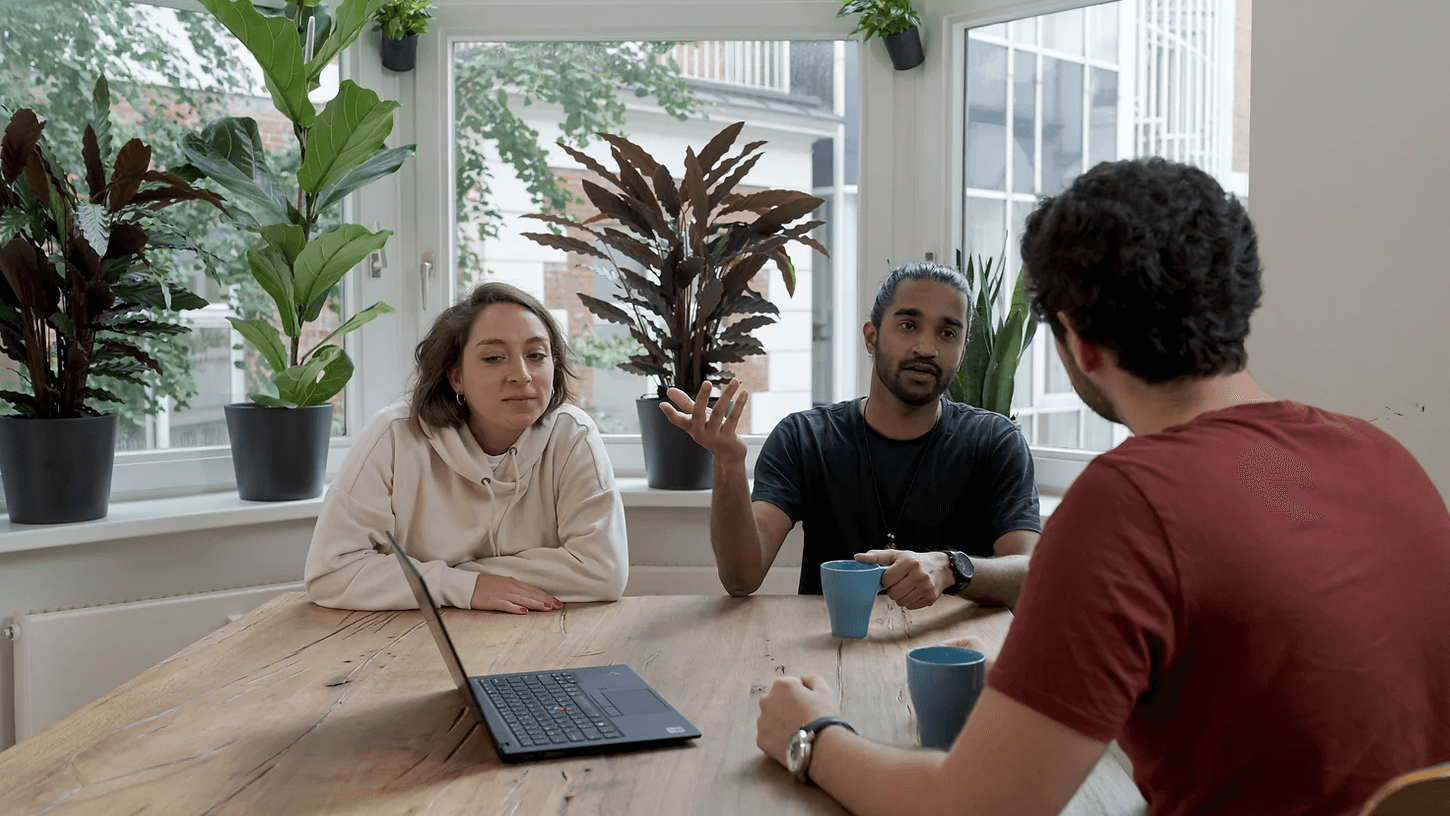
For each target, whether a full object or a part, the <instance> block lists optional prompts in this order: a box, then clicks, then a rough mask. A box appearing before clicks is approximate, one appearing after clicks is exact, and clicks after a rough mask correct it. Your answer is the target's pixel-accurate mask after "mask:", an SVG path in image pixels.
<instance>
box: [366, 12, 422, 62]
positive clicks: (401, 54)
mask: <svg viewBox="0 0 1450 816" xmlns="http://www.w3.org/2000/svg"><path fill="white" fill-rule="evenodd" d="M431 5H433V3H432V0H388V2H386V3H383V5H382V7H381V8H379V9H378V10H377V11H375V12H373V31H378V32H381V33H382V35H383V37H382V42H381V43H380V44H379V48H380V50H381V55H382V59H383V67H384V68H387V69H388V70H389V71H398V72H400V73H401V72H404V71H411V70H413V67H414V66H416V65H417V64H418V35H419V34H427V33H428V21H429V20H430V19H432V18H433V12H431V11H429V10H428V7H429V6H431Z"/></svg>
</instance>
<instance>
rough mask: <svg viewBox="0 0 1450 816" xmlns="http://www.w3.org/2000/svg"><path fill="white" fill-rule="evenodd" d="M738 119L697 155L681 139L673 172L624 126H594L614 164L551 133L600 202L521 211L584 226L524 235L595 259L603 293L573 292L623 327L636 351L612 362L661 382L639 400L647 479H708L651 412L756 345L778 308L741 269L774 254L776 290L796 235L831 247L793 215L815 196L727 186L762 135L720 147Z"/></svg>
mask: <svg viewBox="0 0 1450 816" xmlns="http://www.w3.org/2000/svg"><path fill="white" fill-rule="evenodd" d="M744 124H745V123H744V122H736V123H735V124H732V125H729V126H727V127H726V128H725V129H724V130H721V131H720V132H719V133H718V134H716V135H715V137H714V138H712V139H711V140H710V141H709V143H708V144H706V145H705V147H704V149H702V150H701V151H700V152H699V153H698V154H697V153H696V152H695V151H694V149H692V148H686V149H685V159H684V165H683V166H684V176H683V178H680V179H676V178H675V177H674V176H673V175H671V173H670V170H669V168H667V167H666V166H665V165H663V164H660V163H659V162H657V161H656V160H655V159H654V158H653V157H652V156H650V155H649V154H648V153H646V152H645V151H644V150H643V149H641V148H640V147H639V146H638V145H636V144H634V143H633V142H631V141H629V140H628V139H625V138H624V137H622V136H616V135H612V134H607V133H601V134H599V136H600V138H602V139H604V140H605V141H606V142H608V144H609V146H610V155H611V156H612V158H613V159H614V164H615V166H616V168H617V171H612V170H610V169H608V168H607V167H605V166H604V165H603V164H601V163H599V162H597V161H595V160H594V159H592V158H590V157H589V156H588V155H586V154H585V153H583V152H581V151H579V150H576V149H574V148H572V147H570V146H568V145H566V144H564V143H563V142H560V143H559V146H560V147H561V148H563V149H564V151H565V152H567V153H568V154H569V155H570V156H572V157H574V159H575V160H577V161H578V162H579V163H580V164H582V165H584V166H585V167H587V168H588V169H589V170H592V171H593V172H594V173H595V174H596V175H597V176H598V177H599V179H600V182H599V183H595V182H593V181H588V180H586V181H584V183H583V187H584V193H585V195H586V196H587V197H588V198H589V201H590V203H592V204H593V205H594V207H595V208H596V209H597V210H598V211H599V212H598V214H597V215H595V216H593V217H591V218H588V219H586V220H584V221H578V220H574V219H571V218H566V217H561V216H555V215H549V214H546V213H538V214H533V215H528V216H525V217H526V218H536V219H539V220H541V221H546V222H548V223H551V224H554V225H556V226H560V227H565V228H568V229H570V230H577V231H580V232H582V233H585V234H587V235H589V236H590V237H591V238H592V239H593V240H592V241H585V240H582V239H580V238H577V237H574V236H572V235H556V234H553V233H526V234H525V237H526V238H530V239H532V240H534V241H536V242H538V243H540V244H543V245H545V246H549V247H554V248H556V249H562V250H565V251H568V252H575V253H579V254H582V255H586V256H590V257H593V258H597V259H599V263H596V264H594V269H595V271H597V272H599V273H601V274H603V275H605V276H607V277H609V278H610V279H611V280H612V281H613V282H614V283H615V284H616V285H617V286H618V287H619V289H620V292H621V294H620V295H619V296H618V297H617V299H616V301H615V302H613V303H611V302H609V301H606V300H602V299H600V298H596V297H591V296H590V295H586V294H582V293H581V294H580V295H579V299H580V300H581V301H582V302H583V304H584V306H585V308H587V309H588V310H589V311H590V312H592V313H593V314H594V315H595V316H596V317H598V318H600V319H601V320H605V321H608V322H611V323H617V324H619V325H621V326H624V327H625V328H626V329H627V330H628V332H629V335H630V337H632V338H633V339H634V340H635V341H636V342H637V343H638V344H639V346H640V349H639V350H638V353H635V354H632V355H631V356H630V357H629V358H628V359H627V360H626V361H624V362H622V363H620V364H619V366H618V367H619V368H620V369H621V370H623V371H628V372H630V373H633V374H640V375H644V376H649V377H655V378H657V379H658V381H659V387H658V389H657V390H656V393H655V394H651V395H648V396H645V397H642V398H640V399H639V401H638V403H637V408H638V411H639V420H640V433H641V436H642V437H643V443H644V452H645V475H646V477H647V479H648V482H649V485H650V486H651V487H656V488H666V489H680V490H698V489H704V488H708V487H709V486H710V454H709V452H708V451H705V450H704V449H703V448H701V447H700V446H698V445H696V444H695V442H694V440H692V439H691V438H690V436H689V434H687V433H685V432H684V431H682V430H680V429H679V428H676V427H675V426H674V425H672V424H670V422H669V421H668V420H667V419H666V418H665V416H664V414H663V413H662V412H661V411H660V406H659V403H660V401H661V400H663V399H664V398H665V390H666V389H667V388H670V387H676V388H679V389H681V390H682V391H684V392H685V393H687V394H690V395H691V396H694V395H695V394H696V393H698V392H699V390H700V386H701V385H702V384H703V383H704V382H705V381H707V380H712V381H718V380H720V379H724V378H728V377H729V376H730V373H729V372H728V371H726V370H725V366H726V365H727V364H729V363H738V362H743V361H744V360H745V358H746V357H749V356H751V355H756V354H764V353H765V347H764V346H763V345H761V343H760V341H759V340H758V339H756V338H755V337H754V336H752V335H751V332H752V331H754V330H755V329H758V328H760V327H762V326H767V325H769V324H771V323H774V322H775V320H776V318H777V316H778V315H779V314H780V310H779V309H777V308H776V306H775V304H773V303H771V302H770V301H769V300H767V299H766V298H765V297H764V296H762V295H761V294H760V293H759V292H757V291H755V290H754V289H752V288H751V287H750V281H751V279H752V278H754V277H755V275H756V273H757V272H759V271H760V270H761V269H762V268H763V267H764V266H765V265H766V264H767V263H773V264H774V265H775V267H776V268H777V269H778V270H779V271H780V276H781V280H782V281H783V282H784V284H785V289H786V292H787V293H789V294H794V293H795V280H796V278H795V267H794V265H793V264H792V263H791V259H790V255H789V253H788V251H787V246H788V245H789V244H790V243H792V242H795V243H799V244H804V245H806V246H809V247H811V248H813V249H815V250H816V251H817V252H820V253H821V254H823V255H829V253H828V252H827V251H826V248H825V247H824V246H822V245H821V244H820V243H819V242H817V241H815V240H814V239H812V238H811V237H810V231H811V230H813V229H815V228H816V227H819V226H821V225H823V224H824V223H825V222H824V221H804V222H800V219H802V218H804V217H806V216H807V215H809V214H810V213H812V212H814V211H815V210H816V208H818V207H820V206H821V204H822V203H824V202H823V201H822V200H821V199H819V198H816V197H815V196H812V195H808V194H806V193H801V192H795V191H793V190H764V191H761V192H754V193H744V194H742V193H737V192H735V191H734V190H735V187H736V186H737V185H739V184H741V182H742V181H743V180H744V179H745V176H746V175H747V174H748V173H749V172H750V170H751V168H753V167H754V166H755V163H756V162H757V161H759V160H760V158H761V155H763V154H761V153H760V152H759V151H760V148H761V147H762V146H763V145H764V144H765V143H764V142H751V143H749V144H747V145H745V146H744V147H743V148H741V149H740V151H739V152H738V153H736V154H735V155H733V156H727V154H728V153H730V151H731V148H732V146H733V145H734V144H735V140H736V138H737V137H738V136H739V135H740V130H741V128H742V127H744ZM797 222H799V223H797Z"/></svg>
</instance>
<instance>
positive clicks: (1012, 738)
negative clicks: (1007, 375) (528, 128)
mask: <svg viewBox="0 0 1450 816" xmlns="http://www.w3.org/2000/svg"><path fill="white" fill-rule="evenodd" d="M1022 249H1023V252H1022V257H1023V259H1024V261H1025V264H1026V267H1027V270H1028V274H1029V291H1030V293H1031V297H1032V308H1033V313H1034V315H1035V316H1036V317H1037V318H1038V319H1041V320H1045V321H1046V322H1047V323H1048V325H1049V326H1050V327H1051V328H1052V331H1053V334H1054V336H1055V338H1056V341H1057V351H1058V354H1059V356H1060V357H1061V358H1062V361H1063V365H1064V366H1065V367H1066V369H1067V372H1068V375H1069V377H1070V379H1071V380H1072V383H1073V386H1074V388H1075V389H1076V390H1077V392H1078V394H1079V395H1081V396H1082V398H1083V400H1084V402H1086V403H1087V405H1088V406H1089V407H1090V408H1092V409H1093V410H1094V411H1096V412H1097V413H1098V414H1101V415H1102V416H1104V417H1106V418H1108V419H1110V420H1113V421H1116V422H1122V423H1124V424H1126V425H1127V426H1128V428H1129V429H1131V430H1132V431H1133V433H1134V437H1133V438H1131V439H1129V440H1127V441H1126V442H1124V443H1123V444H1122V445H1120V446H1118V448H1117V449H1116V450H1113V451H1110V452H1108V453H1105V454H1102V455H1101V456H1099V457H1097V458H1096V459H1095V460H1093V462H1092V463H1091V464H1089V465H1088V467H1087V468H1086V469H1085V470H1084V471H1083V473H1082V475H1081V476H1079V477H1078V479H1077V481H1076V482H1074V483H1073V485H1072V487H1071V489H1070V490H1068V492H1067V495H1066V496H1065V497H1064V498H1063V500H1062V504H1061V505H1060V506H1059V507H1058V508H1057V510H1056V512H1054V513H1053V514H1052V517H1051V519H1050V520H1049V521H1048V524H1047V527H1046V529H1045V530H1044V531H1043V533H1042V539H1041V541H1040V542H1039V543H1038V545H1037V548H1036V551H1035V553H1034V554H1033V556H1032V564H1031V570H1030V571H1029V573H1028V577H1027V581H1026V584H1025V586H1024V588H1023V592H1022V596H1021V599H1020V601H1019V603H1018V606H1017V608H1016V618H1015V619H1014V621H1013V624H1012V629H1011V632H1010V634H1009V635H1008V637H1007V641H1006V644H1005V646H1004V647H1003V649H1002V654H1001V655H1000V657H999V658H998V660H997V661H996V664H995V666H994V667H993V668H992V669H991V672H990V674H989V676H988V687H987V689H986V690H985V691H984V692H983V693H982V696H981V698H980V700H979V701H978V703H977V706H976V709H975V710H974V711H973V713H972V716H971V718H970V719H969V720H968V722H967V724H966V726H965V728H964V729H963V731H962V735H961V737H960V738H959V739H958V740H957V742H956V744H955V745H954V746H953V747H952V750H951V752H950V753H947V754H942V753H939V752H923V751H906V750H903V749H899V748H891V747H887V746H882V745H878V744H875V743H871V742H869V741H867V740H865V739H863V738H861V737H858V736H856V735H855V734H853V733H851V731H850V730H848V729H846V728H829V727H825V728H821V729H820V730H817V731H815V735H814V742H813V746H812V750H811V751H810V752H809V754H808V756H810V757H811V759H810V762H809V766H808V767H807V768H806V773H807V774H808V776H809V778H810V779H811V780H812V781H814V782H816V783H817V784H819V785H820V786H821V787H822V788H824V789H825V790H826V791H827V792H828V793H830V794H831V795H832V796H834V797H836V798H837V799H838V800H840V801H841V803H842V804H844V805H845V806H846V807H847V808H849V809H850V810H852V811H853V812H856V813H858V814H876V813H910V814H912V816H919V814H927V813H938V812H943V813H945V812H950V813H972V814H976V813H980V814H991V815H992V816H1001V814H1014V815H1015V814H1050V813H1057V812H1058V811H1059V810H1061V808H1062V806H1063V805H1064V804H1066V803H1067V801H1068V799H1069V798H1071V796H1072V794H1073V792H1074V791H1075V790H1076V789H1077V787H1078V785H1079V784H1081V782H1082V780H1083V779H1084V778H1086V777H1087V775H1088V773H1089V772H1090V771H1091V770H1092V768H1093V766H1094V765H1095V764H1096V762H1097V760H1098V759H1099V758H1100V757H1101V755H1102V753H1103V751H1104V750H1105V748H1106V747H1107V744H1108V742H1109V741H1110V740H1114V739H1116V740H1118V741H1119V742H1120V744H1121V745H1122V747H1123V749H1124V751H1126V752H1127V754H1128V756H1129V758H1131V759H1132V761H1133V766H1134V771H1135V776H1136V780H1137V782H1138V785H1139V788H1140V789H1141V790H1142V791H1143V795H1144V797H1145V798H1146V799H1147V800H1148V803H1149V806H1150V808H1151V810H1152V813H1153V814H1154V816H1179V814H1210V813H1224V814H1228V813H1234V814H1239V813H1252V814H1255V816H1288V815H1289V814H1296V815H1297V814H1305V815H1306V816H1307V815H1308V814H1316V815H1317V816H1348V815H1350V814H1354V813H1356V812H1357V811H1358V809H1359V808H1360V806H1361V805H1363V803H1364V802H1365V800H1366V799H1368V798H1369V796H1370V795H1371V794H1372V793H1373V792H1374V791H1375V789H1376V788H1378V787H1379V786H1380V785H1381V784H1383V783H1384V782H1386V781H1388V780H1389V779H1390V778H1391V777H1393V776H1395V775H1397V774H1400V773H1403V772H1405V771H1409V770H1412V769H1415V768H1418V767H1422V766H1426V765H1431V764H1434V763H1437V762H1444V761H1447V760H1450V515H1447V513H1446V508H1445V502H1444V499H1443V498H1442V496H1441V495H1440V493H1439V492H1438V491H1437V490H1436V488H1435V486H1434V485H1433V484H1431V482H1430V480H1429V478H1428V476H1426V474H1425V471H1424V470H1423V469H1422V468H1421V467H1420V465H1419V464H1418V463H1417V462H1416V461H1415V459H1414V457H1413V456H1411V455H1410V453H1409V452H1408V451H1406V450H1405V449H1404V448H1403V447H1402V446H1401V445H1400V444H1399V443H1397V442H1396V441H1394V440H1393V439H1392V438H1390V437H1389V436H1388V435H1387V434H1385V433H1384V432H1382V431H1380V430H1379V429H1378V428H1376V427H1374V426H1373V425H1371V424H1370V423H1368V422H1363V421H1361V420H1358V419H1354V418H1351V417H1347V416H1342V415H1339V414H1332V413H1329V412H1327V411H1322V410H1319V409H1317V408H1312V407H1309V406H1306V405H1302V404H1300V403H1296V402H1283V401H1273V400H1271V399H1270V398H1269V396H1268V395H1266V394H1265V393H1264V392H1263V391H1262V390H1260V389H1259V387H1258V386H1257V385H1256V384H1255V383H1254V381H1253V379H1252V378H1250V376H1249V374H1248V373H1247V371H1246V370H1245V368H1246V365H1247V362H1248V358H1247V354H1246V352H1245V350H1244V339H1245V338H1246V337H1247V336H1248V331H1249V316H1250V315H1251V314H1252V313H1253V311H1254V309H1255V308H1256V307H1257V306H1258V303H1259V296H1260V283H1259V279H1260V274H1259V260H1258V252H1257V245H1256V239H1255V235H1254V230H1253V226H1252V225H1251V224H1250V222H1249V219H1248V215H1247V214H1246V213H1245V212H1244V209H1243V207H1242V206H1241V205H1240V204H1239V202H1238V201H1236V200H1235V199H1233V198H1232V197H1229V196H1225V195H1224V193H1223V191H1222V189H1221V188H1220V187H1219V186H1218V184H1217V183H1216V182H1214V181H1213V179H1212V178H1211V177H1209V176H1208V175H1207V174H1205V173H1203V172H1202V171H1200V170H1197V169H1194V168H1191V167H1186V166H1183V165H1177V164H1170V163H1167V162H1164V161H1163V160H1161V159H1150V160H1146V161H1127V162H1118V163H1115V164H1101V165H1098V166H1097V167H1095V168H1094V169H1093V170H1091V171H1089V172H1087V173H1085V174H1083V175H1082V176H1081V177H1079V178H1078V179H1077V181H1075V182H1074V183H1073V185H1072V187H1071V188H1070V189H1069V190H1067V191H1066V192H1064V193H1062V194H1061V195H1059V196H1057V197H1055V198H1050V199H1045V200H1044V201H1043V202H1042V203H1041V205H1040V206H1039V207H1038V209H1037V210H1036V212H1034V213H1033V214H1032V215H1031V216H1030V217H1029V218H1028V220H1027V227H1026V230H1025V233H1024V235H1023V239H1022ZM760 705H761V715H760V720H759V723H758V739H757V742H758V744H759V745H760V747H761V749H762V750H764V751H765V752H766V753H767V754H769V755H771V756H772V757H774V758H775V759H777V760H781V761H784V756H785V751H786V746H787V743H788V741H789V740H790V738H791V736H792V735H793V734H794V733H795V732H796V731H797V730H798V729H800V728H801V726H802V725H804V724H806V723H812V722H813V721H815V720H817V719H818V718H820V717H823V716H831V715H834V714H835V713H836V707H835V693H834V692H833V691H832V690H831V689H830V688H829V687H828V686H827V685H826V682H825V680H824V679H822V678H819V677H806V678H799V679H798V678H785V679H782V680H780V681H777V682H776V684H775V686H774V687H773V688H772V689H771V691H770V693H769V694H767V695H766V696H765V697H764V698H762V699H761V704H760ZM902 791H910V792H911V793H910V794H909V795H903V794H902V793H901V792H902Z"/></svg>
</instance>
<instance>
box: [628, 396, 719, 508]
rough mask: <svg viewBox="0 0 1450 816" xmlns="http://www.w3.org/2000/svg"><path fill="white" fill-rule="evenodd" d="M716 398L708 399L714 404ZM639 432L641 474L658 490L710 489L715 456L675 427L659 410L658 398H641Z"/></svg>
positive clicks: (637, 406) (638, 401)
mask: <svg viewBox="0 0 1450 816" xmlns="http://www.w3.org/2000/svg"><path fill="white" fill-rule="evenodd" d="M717 399H719V398H718V397H711V398H710V405H711V406H712V407H713V406H714V405H715V400H717ZM635 407H636V409H637V410H638V411H639V435H640V441H641V443H642V444H643V445H644V477H645V481H646V482H647V483H648V484H649V486H650V487H653V488H655V489H657V490H709V489H710V484H711V481H712V480H711V478H710V468H711V466H712V465H713V464H714V462H715V457H713V456H711V455H710V452H709V451H707V450H705V449H704V448H702V447H700V446H699V445H697V444H695V440H693V439H691V438H690V435H689V434H688V433H686V432H685V431H683V430H681V429H680V428H676V427H675V426H674V425H673V424H671V423H670V421H669V419H668V418H666V417H665V412H664V411H661V410H660V398H659V397H640V398H639V399H638V400H636V401H635Z"/></svg>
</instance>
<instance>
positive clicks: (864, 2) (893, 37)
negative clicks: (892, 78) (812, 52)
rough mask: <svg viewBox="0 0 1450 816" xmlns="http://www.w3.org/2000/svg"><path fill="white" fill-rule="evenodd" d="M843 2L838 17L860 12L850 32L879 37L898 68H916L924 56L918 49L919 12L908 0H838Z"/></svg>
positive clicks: (903, 69)
mask: <svg viewBox="0 0 1450 816" xmlns="http://www.w3.org/2000/svg"><path fill="white" fill-rule="evenodd" d="M841 2H842V3H844V5H843V6H841V9H840V10H839V11H837V12H836V16H837V17H850V16H852V15H859V17H858V18H857V20H856V27H855V28H854V29H852V30H851V33H852V34H853V35H854V34H861V35H862V37H861V42H867V41H869V40H870V39H871V38H872V37H880V38H881V40H882V42H884V43H886V54H887V56H889V57H891V65H892V67H894V68H895V69H896V70H898V71H905V70H908V69H910V68H915V67H916V66H918V65H920V64H921V63H922V62H923V61H925V60H926V54H924V53H923V52H922V50H921V13H920V12H918V11H917V10H916V8H915V7H914V6H912V5H911V0H841Z"/></svg>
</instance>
